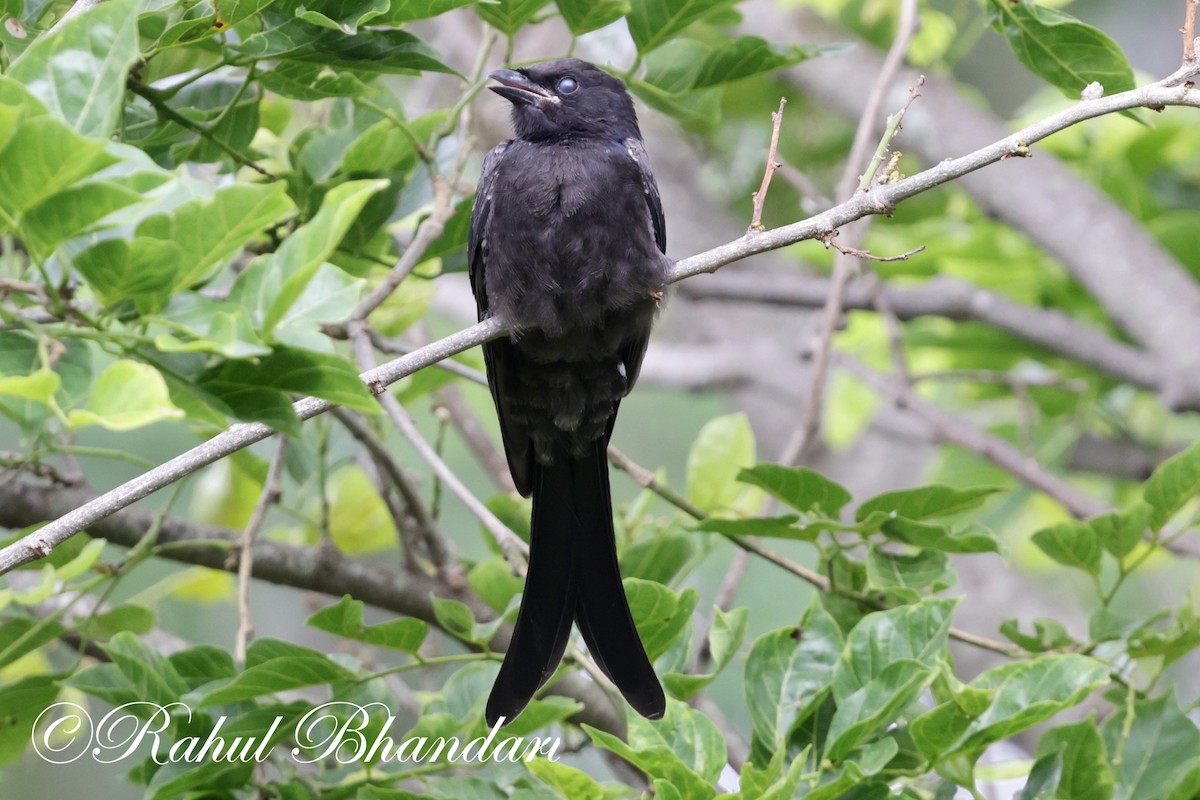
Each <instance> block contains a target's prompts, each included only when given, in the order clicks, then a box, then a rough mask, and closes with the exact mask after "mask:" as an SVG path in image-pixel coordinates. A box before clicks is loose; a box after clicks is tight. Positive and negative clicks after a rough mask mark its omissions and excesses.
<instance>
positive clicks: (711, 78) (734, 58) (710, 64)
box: [691, 36, 820, 89]
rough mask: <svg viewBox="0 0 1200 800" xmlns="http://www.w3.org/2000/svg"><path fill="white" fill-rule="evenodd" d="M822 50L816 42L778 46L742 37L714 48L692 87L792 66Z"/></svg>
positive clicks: (719, 82)
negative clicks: (813, 44) (814, 44)
mask: <svg viewBox="0 0 1200 800" xmlns="http://www.w3.org/2000/svg"><path fill="white" fill-rule="evenodd" d="M819 52H820V50H819V48H817V47H814V46H812V45H804V46H802V45H795V44H790V45H775V44H771V43H770V42H768V41H766V40H765V39H762V38H759V37H758V36H739V37H737V38H736V39H734V40H732V41H730V42H727V43H725V44H723V45H721V46H720V47H718V48H717V49H716V50H713V51H712V52H711V53H709V55H708V56H707V57H706V58H705V59H704V61H703V62H702V63H701V65H700V71H699V72H698V73H697V75H696V78H695V80H694V81H692V86H691V88H693V89H702V88H705V87H707V86H718V85H720V84H723V83H732V82H733V81H738V80H741V79H743V78H749V77H751V76H753V75H761V74H763V73H765V72H775V71H776V70H780V69H784V68H785V67H790V66H792V65H793V64H799V63H800V62H801V61H806V60H808V59H810V58H812V57H814V56H816V55H817V54H818V53H819Z"/></svg>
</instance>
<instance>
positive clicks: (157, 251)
mask: <svg viewBox="0 0 1200 800" xmlns="http://www.w3.org/2000/svg"><path fill="white" fill-rule="evenodd" d="M184 258H185V256H184V252H183V248H182V247H180V246H179V245H178V244H176V243H175V242H171V241H165V240H161V239H147V238H139V239H132V240H129V239H105V240H104V241H102V242H100V243H99V244H97V245H95V246H94V247H89V248H88V249H87V250H84V251H83V252H82V253H80V254H79V255H77V256H75V269H77V270H78V271H79V274H81V275H82V276H83V277H84V279H85V280H86V281H87V282H88V285H90V286H91V287H92V289H93V290H94V291H95V292H96V294H97V295H98V296H99V298H100V300H101V301H102V302H103V303H104V305H105V306H110V307H111V306H115V305H117V304H119V303H122V302H128V301H132V302H133V303H134V305H135V306H137V308H138V310H139V311H140V312H141V313H143V314H150V313H153V312H155V311H158V310H159V309H161V308H162V307H163V306H165V305H166V304H167V300H168V299H169V298H170V296H171V288H172V287H173V286H174V285H175V281H176V276H177V275H178V274H179V270H180V267H181V266H182V264H183V261H184Z"/></svg>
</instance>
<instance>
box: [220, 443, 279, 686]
mask: <svg viewBox="0 0 1200 800" xmlns="http://www.w3.org/2000/svg"><path fill="white" fill-rule="evenodd" d="M287 442H288V440H287V437H286V436H284V437H280V439H279V445H278V446H277V447H276V448H275V455H274V456H273V457H272V458H271V465H270V467H268V468H267V478H266V480H265V481H264V482H263V488H262V494H260V495H259V496H258V502H257V503H255V504H254V510H253V511H252V512H251V513H250V520H249V521H248V522H247V523H246V528H245V530H243V531H242V536H241V538H240V539H238V556H237V562H238V563H237V609H238V629H237V638H236V639H235V640H234V647H233V657H234V659H236V660H237V661H238V662H239V663H244V662H245V661H246V645H247V644H249V643H250V639H251V638H252V637H253V636H254V625H253V623H252V621H251V619H250V576H251V575H252V574H253V569H254V539H255V537H257V536H258V532H259V531H260V530H261V529H262V526H263V523H264V522H265V521H266V519H267V511H268V509H270V507H271V506H273V505H274V504H276V503H278V502H279V498H280V497H282V496H283V464H284V461H285V459H286V457H287Z"/></svg>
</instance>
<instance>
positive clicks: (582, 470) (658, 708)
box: [487, 439, 666, 725]
mask: <svg viewBox="0 0 1200 800" xmlns="http://www.w3.org/2000/svg"><path fill="white" fill-rule="evenodd" d="M604 450H605V447H604V440H603V439H600V440H598V441H597V442H596V443H595V445H594V448H593V451H592V452H590V453H588V454H586V455H585V456H583V457H582V458H577V459H576V458H571V457H569V456H567V455H566V454H565V453H563V454H561V455H560V457H559V458H558V459H556V460H555V462H554V463H553V464H551V465H541V464H539V465H537V466H536V468H535V470H536V477H535V481H534V490H533V520H532V533H531V535H530V561H529V570H528V572H527V575H526V579H525V594H524V596H523V597H522V598H521V610H520V611H519V612H518V614H517V623H516V628H515V630H514V633H513V638H512V641H511V643H510V644H509V648H508V652H507V653H506V654H505V657H504V664H503V665H502V666H501V667H500V674H499V675H498V676H497V677H496V683H495V685H494V686H493V687H492V693H491V696H490V697H489V698H488V704H487V722H488V725H494V724H495V723H496V721H497V720H498V719H499V718H500V717H502V716H503V717H505V718H507V719H508V720H510V721H511V720H512V719H514V718H515V717H516V716H517V715H518V714H519V713H520V712H521V709H523V708H524V707H525V705H526V704H527V703H528V702H529V700H530V699H531V698H532V697H533V695H534V693H535V692H536V691H537V690H538V689H539V688H541V686H542V685H543V684H544V683H545V682H546V680H548V679H549V677H550V676H551V675H552V674H553V673H554V670H555V669H556V668H557V666H558V663H559V661H560V660H561V659H562V655H563V651H564V650H565V649H566V646H567V640H568V638H569V636H570V633H571V618H572V617H574V618H575V621H576V622H577V623H578V625H579V631H580V633H581V634H582V635H583V639H584V641H585V642H586V643H587V646H588V650H589V651H590V652H591V654H592V657H593V658H594V659H595V660H596V663H597V664H598V665H599V666H600V668H601V670H603V672H604V673H605V674H606V675H608V677H609V678H611V679H612V681H613V683H615V684H616V686H617V688H618V689H619V690H620V691H621V694H622V695H624V696H625V699H626V700H627V701H628V702H629V704H630V705H631V706H633V708H634V709H636V710H637V711H638V713H640V714H642V715H643V716H646V717H650V718H651V719H657V718H659V717H661V716H662V715H663V712H664V711H665V708H666V700H665V698H664V697H663V691H662V687H661V686H660V685H659V683H658V678H657V676H655V674H654V668H653V666H651V664H650V660H649V658H647V656H646V651H645V649H644V648H643V647H642V642H641V639H640V638H639V637H638V633H637V628H636V627H635V626H634V623H633V616H632V615H631V614H630V611H629V604H628V601H627V600H626V599H625V590H624V587H623V586H622V585H621V573H620V569H619V567H618V565H617V549H616V541H615V535H614V532H613V526H612V499H611V497H610V494H609V485H608V465H607V463H606V461H605V458H604Z"/></svg>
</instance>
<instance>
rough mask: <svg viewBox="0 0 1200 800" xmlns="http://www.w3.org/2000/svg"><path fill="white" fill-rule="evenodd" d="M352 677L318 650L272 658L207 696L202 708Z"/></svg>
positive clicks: (249, 668) (201, 705) (201, 703)
mask: <svg viewBox="0 0 1200 800" xmlns="http://www.w3.org/2000/svg"><path fill="white" fill-rule="evenodd" d="M353 678H354V674H353V673H352V672H350V671H349V670H347V669H346V668H345V667H342V666H340V665H338V664H335V663H334V662H333V661H330V660H329V659H328V658H327V657H326V656H323V655H321V654H320V653H317V652H315V651H313V652H312V655H303V656H283V657H280V658H272V659H268V660H266V661H263V662H261V663H259V664H255V665H254V666H252V667H247V669H246V670H245V671H244V672H242V673H241V674H239V675H238V676H237V677H235V678H234V679H233V680H231V681H230V682H229V683H227V684H225V685H224V686H222V687H220V688H218V689H215V690H213V691H211V692H209V693H207V694H206V695H204V696H203V699H202V700H201V701H200V707H201V708H208V707H210V706H217V705H222V704H225V703H239V702H241V701H243V700H251V699H253V698H255V697H261V696H263V695H265V694H274V693H275V692H282V691H286V690H288V689H299V688H300V687H302V686H316V685H319V684H323V683H332V682H334V681H347V680H353Z"/></svg>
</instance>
